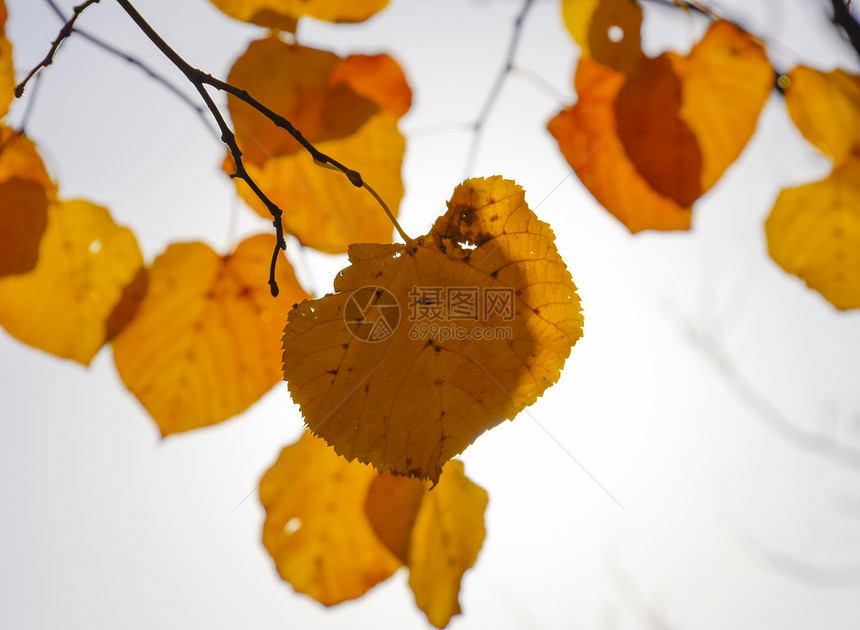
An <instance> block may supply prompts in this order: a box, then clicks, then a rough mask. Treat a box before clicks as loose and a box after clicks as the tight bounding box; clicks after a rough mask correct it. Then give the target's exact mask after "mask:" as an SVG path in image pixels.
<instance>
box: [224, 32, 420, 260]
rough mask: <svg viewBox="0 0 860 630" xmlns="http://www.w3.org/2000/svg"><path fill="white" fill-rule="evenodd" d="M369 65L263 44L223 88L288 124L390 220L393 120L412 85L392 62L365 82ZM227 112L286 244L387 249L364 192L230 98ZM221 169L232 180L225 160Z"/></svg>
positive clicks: (385, 228) (396, 177) (397, 187)
mask: <svg viewBox="0 0 860 630" xmlns="http://www.w3.org/2000/svg"><path fill="white" fill-rule="evenodd" d="M368 63H369V62H367V60H366V59H364V60H361V61H356V60H354V59H353V58H347V59H341V58H339V57H337V56H336V55H334V54H333V53H330V52H326V51H322V50H315V49H312V48H306V47H303V46H298V45H295V44H287V43H284V42H282V41H280V40H278V39H276V38H269V39H265V40H262V41H257V42H253V43H252V44H251V45H250V46H249V47H248V50H247V51H246V52H245V54H243V55H242V56H241V57H240V58H239V59H238V60H237V61H236V63H235V64H234V65H233V68H232V69H231V71H230V75H229V81H230V82H231V83H232V84H234V85H236V86H238V87H241V88H243V89H246V90H247V91H248V92H250V93H251V94H253V95H254V96H255V98H257V99H258V100H259V101H260V102H262V103H263V104H265V105H266V106H267V107H269V108H270V109H272V110H274V111H276V112H277V113H279V114H281V115H282V116H284V117H286V118H287V119H288V120H290V121H291V122H292V123H293V124H294V125H295V126H296V128H297V129H299V130H300V131H301V132H302V133H303V134H304V136H305V137H306V138H307V139H308V140H309V141H310V142H312V143H313V144H314V145H315V146H316V147H317V149H319V150H320V151H322V152H323V153H326V154H328V155H330V156H331V157H333V158H334V159H336V160H338V161H340V162H342V163H344V164H348V165H349V167H350V168H353V169H355V170H357V171H358V172H359V173H361V175H362V177H363V178H364V180H365V181H367V182H368V183H369V184H370V185H371V186H373V188H374V189H375V190H376V192H377V193H379V195H380V196H381V197H382V198H383V199H384V200H385V201H386V203H387V204H388V205H389V207H391V209H392V210H393V211H394V212H395V213H396V211H397V208H398V206H399V204H400V200H401V198H402V197H403V183H402V179H401V175H400V171H401V165H402V161H403V153H404V151H405V141H404V139H403V136H402V135H401V134H400V132H399V131H398V129H397V120H398V115H399V113H400V112H402V111H403V107H404V106H405V104H406V103H407V93H406V90H408V85H406V84H405V79H403V75H402V70H400V69H399V66H397V64H396V63H393V62H381V63H378V64H376V65H375V66H374V67H375V68H376V69H377V71H378V72H379V74H378V75H377V76H376V77H375V78H373V80H370V79H369V78H368V69H367V65H368ZM408 100H409V101H411V97H409V98H408ZM228 105H229V108H230V114H231V116H232V118H233V122H234V123H235V126H236V138H237V141H238V143H239V146H240V148H241V149H242V151H243V161H244V162H245V166H246V168H247V170H248V172H249V174H250V175H251V176H252V177H253V178H254V180H255V181H256V182H257V184H258V185H259V186H260V187H261V188H262V190H263V191H264V192H265V193H266V194H267V195H268V196H269V198H270V199H271V200H272V201H274V202H275V203H276V204H277V205H278V206H279V207H280V208H281V209H282V210H283V211H284V217H283V225H284V229H285V231H286V232H287V233H288V234H293V235H294V236H295V237H296V238H297V239H298V240H299V241H300V242H301V243H302V244H304V245H307V246H309V247H313V248H315V249H318V250H320V251H324V252H327V253H342V252H345V251H346V249H347V247H348V246H349V244H351V243H355V242H378V241H383V242H387V241H389V240H390V237H391V232H392V228H391V224H390V222H389V220H388V218H387V217H386V216H385V214H384V213H383V212H382V211H381V209H380V208H379V205H378V204H377V203H376V201H375V200H374V199H373V197H372V196H371V195H369V194H368V193H367V191H365V190H361V189H359V188H356V187H355V186H353V185H352V184H351V183H350V182H349V180H348V179H347V178H346V177H345V176H344V175H343V174H342V173H339V172H336V171H332V170H329V169H324V168H320V167H319V166H318V165H316V164H314V162H313V159H312V158H311V156H310V155H309V154H308V153H307V152H306V151H305V150H304V149H303V148H302V147H301V145H299V143H298V142H297V141H296V140H295V139H293V137H292V136H290V135H289V134H288V133H287V132H286V131H284V130H282V129H278V128H277V127H276V126H275V125H274V123H272V122H271V121H270V120H268V119H267V118H266V117H265V116H262V115H261V114H260V113H259V112H257V111H256V110H254V109H253V108H251V107H250V106H248V105H247V104H245V103H243V102H241V101H239V100H238V99H236V98H234V97H232V96H231V97H230V98H229V99H228ZM392 112H397V113H392ZM224 168H225V170H226V171H227V172H231V173H232V172H233V164H232V159H231V158H230V157H229V156H228V158H227V159H226V160H225V164H224ZM236 185H237V188H238V190H239V193H240V194H241V196H242V197H243V199H245V201H246V202H247V203H248V204H249V205H250V206H251V208H253V209H254V210H255V211H256V212H257V213H258V214H260V216H263V217H266V218H268V217H269V213H268V210H267V209H266V208H265V206H264V205H263V204H262V203H261V202H260V200H259V199H258V198H257V197H256V196H255V195H254V194H253V193H252V192H251V191H250V190H249V189H248V188H247V186H245V185H244V184H243V183H241V182H238V181H237V184H236Z"/></svg>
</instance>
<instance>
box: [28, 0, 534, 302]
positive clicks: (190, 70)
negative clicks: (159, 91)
mask: <svg viewBox="0 0 860 630" xmlns="http://www.w3.org/2000/svg"><path fill="white" fill-rule="evenodd" d="M531 1H532V0H527V2H531ZM97 2H99V0H87V1H86V2H84V3H83V4H81V5H79V6H78V7H75V12H74V15H73V16H72V17H71V18H70V19H69V21H68V22H66V24H65V25H64V26H63V28H62V29H61V31H60V34H59V35H58V36H57V39H56V40H55V41H54V42H53V44H52V45H51V50H50V51H49V53H48V55H47V56H46V57H45V59H44V60H43V61H42V62H41V63H40V64H39V65H38V66H36V67H35V68H34V69H33V70H32V71H31V72H30V74H29V75H28V76H27V78H26V79H25V80H24V81H23V82H22V83H21V85H19V86H18V88H16V94H17V95H18V96H20V95H21V94H22V93H23V89H24V86H25V85H26V83H27V81H28V80H29V79H30V78H31V77H32V76H33V75H34V74H35V73H36V72H37V71H38V70H39V69H40V68H42V67H46V66H48V65H50V64H51V62H52V60H53V56H54V53H55V52H56V49H57V48H58V47H59V45H60V44H61V43H62V42H63V41H64V40H65V39H66V38H67V37H69V35H70V34H71V33H72V31H73V28H74V23H75V21H76V20H77V18H78V16H79V15H80V14H81V13H82V12H83V10H84V9H86V8H87V7H88V6H89V5H91V4H95V3H97ZM116 2H117V4H119V6H120V7H121V8H122V9H123V10H124V11H125V12H126V13H127V14H128V16H129V17H130V18H131V19H132V21H133V22H134V23H135V24H136V25H137V27H138V28H139V29H140V30H141V31H142V32H143V34H144V35H146V37H147V38H148V39H149V40H150V41H151V42H152V43H153V44H154V45H155V47H156V48H158V50H159V51H160V52H161V53H162V54H163V55H164V56H165V57H167V59H168V60H169V61H170V62H171V63H172V64H173V65H174V66H176V68H177V69H178V70H179V71H180V72H182V74H183V75H185V78H186V79H188V81H189V82H190V83H191V84H192V85H193V86H194V89H195V90H196V91H197V93H198V94H199V96H200V98H201V99H202V100H203V103H204V104H205V105H206V109H208V110H209V113H210V114H211V115H212V117H213V118H214V119H215V123H216V124H217V125H218V129H219V131H220V133H221V141H222V142H223V143H224V144H225V145H227V147H228V149H229V150H230V154H231V156H232V158H233V163H234V165H235V169H236V171H235V172H234V173H233V174H232V175H231V177H232V178H233V179H241V180H242V181H244V182H245V183H246V184H247V185H248V187H249V188H250V189H251V191H252V192H253V193H254V195H256V196H257V198H259V199H260V201H262V202H263V204H264V205H265V206H266V208H267V209H268V211H269V213H270V214H271V215H272V218H273V221H272V225H273V226H274V228H275V236H276V243H275V250H274V252H273V253H272V262H271V265H270V267H269V287H270V288H271V292H272V295H273V296H277V295H278V283H277V281H276V280H275V270H276V267H277V261H278V255H279V253H280V252H281V251H283V250H285V249H286V242H285V240H284V228H283V223H282V221H281V219H282V217H283V212H282V211H281V209H280V208H279V207H278V206H277V204H275V203H274V202H273V201H272V200H271V199H269V198H268V196H266V194H265V193H264V192H263V191H262V190H261V189H260V187H259V186H258V185H257V183H256V182H255V181H254V179H253V178H252V177H251V175H250V174H249V173H248V171H247V170H246V168H245V164H244V162H243V161H242V151H241V149H239V145H238V143H237V142H236V136H235V134H234V133H233V131H232V129H230V127H229V125H227V122H226V120H225V119H224V116H223V115H222V114H221V111H220V110H219V109H218V106H217V105H216V104H215V101H213V100H212V96H211V95H210V94H209V92H208V91H207V89H206V86H207V85H208V86H211V87H213V88H215V89H217V90H221V91H224V92H227V93H228V94H231V95H233V96H235V97H236V98H238V99H240V100H242V101H244V102H245V103H248V104H249V105H251V106H252V107H254V108H255V109H256V110H257V111H259V112H260V113H262V114H263V115H264V116H266V117H267V118H269V120H271V121H272V122H273V123H275V125H277V126H278V127H281V128H282V129H284V130H286V131H287V132H288V133H289V134H290V135H291V136H292V137H293V138H294V139H295V140H296V141H297V142H299V144H301V145H302V147H304V148H305V150H307V151H308V153H310V154H311V157H312V158H313V159H314V161H315V162H316V163H317V164H318V165H320V166H324V167H327V168H332V169H334V170H337V171H340V172H341V173H343V174H344V175H345V176H346V177H347V179H349V181H350V182H351V183H352V184H353V185H354V186H356V187H357V188H365V189H367V191H368V193H369V194H370V195H372V196H373V198H374V199H376V201H377V202H378V203H379V204H380V206H381V207H382V209H383V210H384V211H385V213H386V215H387V216H388V218H389V219H390V220H391V222H392V223H393V224H394V227H395V228H396V229H397V232H398V233H399V234H400V236H401V237H402V238H403V240H404V241H405V242H406V243H407V244H409V243H411V242H412V240H413V239H412V238H410V237H409V235H407V234H406V232H404V231H403V229H402V228H401V227H400V224H399V223H398V222H397V219H396V218H395V217H394V214H393V213H392V212H391V210H390V209H389V208H388V206H387V205H386V203H385V202H384V201H383V200H382V198H381V197H380V196H379V195H378V194H377V193H376V191H375V190H373V188H371V187H370V186H368V185H367V183H366V182H365V181H364V180H363V179H362V177H361V175H360V174H359V173H358V171H355V170H353V169H350V168H348V167H346V166H344V165H343V164H341V163H340V162H338V161H337V160H335V159H334V158H332V157H330V156H328V155H326V154H325V153H323V152H321V151H319V150H318V149H317V148H316V147H315V146H314V145H313V144H312V143H311V142H309V141H308V140H307V139H306V138H305V137H304V135H302V133H301V132H300V131H299V130H298V129H296V128H295V127H294V126H293V124H292V123H291V122H290V121H289V120H287V119H286V118H284V117H283V116H281V115H279V114H277V113H275V112H273V111H272V110H270V109H269V108H268V107H266V106H265V105H263V104H262V103H260V102H259V101H257V100H256V99H254V98H253V97H252V96H251V95H250V94H248V93H247V92H246V91H245V90H241V89H239V88H237V87H235V86H232V85H230V84H229V83H226V82H224V81H221V80H219V79H216V78H215V77H213V76H212V75H209V74H206V73H205V72H203V71H201V70H199V69H198V68H195V67H194V66H192V65H190V64H189V63H188V62H186V61H185V60H184V59H183V58H182V57H181V56H180V55H179V53H177V52H176V51H175V50H173V48H171V47H170V46H169V45H168V44H167V42H165V41H164V40H163V39H162V38H161V36H160V35H159V34H158V33H157V32H156V31H155V29H153V28H152V26H150V24H149V23H148V22H147V21H146V20H145V19H144V18H143V16H142V15H141V14H140V13H139V12H138V11H137V9H135V8H134V6H133V5H132V4H131V2H129V0H116Z"/></svg>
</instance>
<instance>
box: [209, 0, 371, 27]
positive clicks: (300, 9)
mask: <svg viewBox="0 0 860 630" xmlns="http://www.w3.org/2000/svg"><path fill="white" fill-rule="evenodd" d="M212 4H214V5H215V6H216V7H218V8H219V9H221V10H222V11H223V12H224V13H226V14H227V15H229V16H231V17H234V18H236V19H237V20H242V21H244V22H252V23H254V24H259V25H260V26H265V27H266V28H276V29H281V30H286V31H290V32H293V31H295V24H296V21H297V20H298V19H299V18H300V17H302V16H304V15H307V16H309V17H313V18H316V19H318V20H324V21H326V22H363V21H364V20H366V19H367V18H369V17H370V16H371V15H373V14H374V13H377V12H378V11H381V10H382V9H383V8H385V6H386V5H387V4H388V0H212Z"/></svg>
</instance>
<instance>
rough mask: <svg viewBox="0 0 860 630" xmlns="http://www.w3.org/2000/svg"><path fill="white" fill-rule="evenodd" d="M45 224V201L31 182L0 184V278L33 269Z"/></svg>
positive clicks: (13, 180)
mask: <svg viewBox="0 0 860 630" xmlns="http://www.w3.org/2000/svg"><path fill="white" fill-rule="evenodd" d="M47 222H48V198H47V196H46V195H45V190H44V189H43V188H42V187H41V186H39V185H38V184H36V183H34V182H28V181H26V180H23V179H18V178H14V179H10V180H7V181H5V182H3V183H0V277H2V276H8V275H11V274H18V273H26V272H28V271H31V270H32V269H33V268H34V267H35V266H36V261H37V259H38V257H39V242H40V241H41V240H42V235H43V234H44V233H45V226H46V224H47Z"/></svg>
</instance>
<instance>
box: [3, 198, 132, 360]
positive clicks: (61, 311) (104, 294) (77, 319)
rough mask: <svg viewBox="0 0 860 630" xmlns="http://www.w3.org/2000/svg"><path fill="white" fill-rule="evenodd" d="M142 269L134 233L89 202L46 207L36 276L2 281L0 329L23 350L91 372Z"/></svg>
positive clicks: (32, 273)
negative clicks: (116, 312)
mask: <svg viewBox="0 0 860 630" xmlns="http://www.w3.org/2000/svg"><path fill="white" fill-rule="evenodd" d="M142 264H143V259H142V257H141V254H140V249H139V248H138V246H137V240H136V239H135V237H134V234H132V232H131V231H130V230H128V229H127V228H123V227H119V226H117V225H116V224H115V223H114V222H113V219H112V218H111V216H110V214H109V213H108V211H107V209H105V208H102V207H100V206H96V205H94V204H91V203H89V202H87V201H80V200H74V201H63V202H58V203H55V204H53V205H51V206H49V208H48V221H47V229H46V230H45V234H44V236H43V237H42V240H41V243H40V246H39V258H38V263H37V265H36V267H35V269H33V270H32V271H31V272H29V273H25V274H21V275H15V276H7V277H5V278H2V279H0V325H2V326H3V327H4V328H5V329H6V330H7V331H8V332H9V333H10V334H11V335H12V336H14V337H16V338H17V339H20V340H21V341H23V342H24V343H27V344H29V345H31V346H34V347H36V348H39V349H41V350H44V351H46V352H50V353H51V354H54V355H56V356H59V357H63V358H69V359H73V360H75V361H78V362H79V363H83V364H84V365H89V363H90V361H92V359H93V357H95V355H96V353H97V352H98V351H99V349H100V348H101V347H102V345H104V343H105V340H106V338H107V329H106V322H107V320H108V318H109V317H110V314H111V312H112V311H113V309H114V308H115V307H116V305H117V303H118V302H119V300H120V297H121V295H122V291H123V288H124V287H125V286H126V285H127V284H128V283H129V282H130V281H131V280H132V278H134V276H135V274H137V272H138V270H139V269H140V268H141V266H142Z"/></svg>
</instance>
